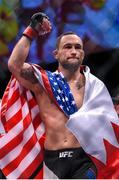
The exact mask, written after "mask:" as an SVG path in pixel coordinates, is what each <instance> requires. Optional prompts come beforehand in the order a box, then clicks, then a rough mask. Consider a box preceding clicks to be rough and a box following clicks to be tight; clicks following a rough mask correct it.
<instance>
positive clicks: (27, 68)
mask: <svg viewBox="0 0 119 180" xmlns="http://www.w3.org/2000/svg"><path fill="white" fill-rule="evenodd" d="M13 74H14V76H15V77H16V78H17V80H18V81H19V82H20V83H21V84H22V85H23V86H24V87H25V88H27V89H30V90H33V89H34V87H35V85H36V84H38V80H37V78H36V77H35V75H34V71H33V68H32V66H31V65H30V64H28V63H24V65H23V67H22V69H21V70H20V71H19V72H17V73H13Z"/></svg>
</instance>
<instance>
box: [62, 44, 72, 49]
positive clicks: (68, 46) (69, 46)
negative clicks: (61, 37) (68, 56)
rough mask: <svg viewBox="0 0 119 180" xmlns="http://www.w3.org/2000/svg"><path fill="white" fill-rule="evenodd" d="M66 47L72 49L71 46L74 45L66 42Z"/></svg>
mask: <svg viewBox="0 0 119 180" xmlns="http://www.w3.org/2000/svg"><path fill="white" fill-rule="evenodd" d="M64 48H65V49H71V48H72V45H71V44H66V45H65V46H64Z"/></svg>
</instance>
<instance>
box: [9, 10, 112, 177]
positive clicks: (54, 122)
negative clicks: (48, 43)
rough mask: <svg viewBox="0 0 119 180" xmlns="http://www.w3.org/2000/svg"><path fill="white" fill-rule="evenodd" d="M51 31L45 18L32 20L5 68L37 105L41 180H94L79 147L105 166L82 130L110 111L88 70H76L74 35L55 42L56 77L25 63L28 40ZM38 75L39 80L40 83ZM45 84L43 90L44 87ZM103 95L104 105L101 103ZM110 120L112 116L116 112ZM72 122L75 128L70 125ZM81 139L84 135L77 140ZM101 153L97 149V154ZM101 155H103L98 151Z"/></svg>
mask: <svg viewBox="0 0 119 180" xmlns="http://www.w3.org/2000/svg"><path fill="white" fill-rule="evenodd" d="M50 31H51V24H50V21H49V19H48V17H47V16H46V15H45V14H43V13H37V14H35V15H33V16H32V18H31V23H30V25H29V26H28V27H27V28H26V30H25V31H24V33H23V36H22V37H21V39H20V40H19V42H18V43H17V45H16V47H15V48H14V50H13V52H12V54H11V56H10V59H9V62H8V67H9V70H10V71H11V72H12V74H13V75H14V76H15V77H16V79H17V80H18V81H19V83H20V84H21V85H22V86H23V87H25V88H26V89H29V90H30V91H32V92H33V94H34V96H35V99H36V101H37V104H38V107H39V110H40V117H41V119H42V121H43V123H44V125H45V143H44V161H45V167H46V170H47V174H48V176H46V178H52V179H53V178H61V179H66V178H68V179H75V178H79V179H80V178H81V179H95V178H96V176H97V169H96V166H95V165H94V163H93V161H92V159H91V158H90V156H88V155H87V154H86V153H85V151H84V150H83V149H82V147H84V149H86V152H87V153H89V154H90V151H91V152H92V154H93V155H94V157H95V156H96V157H97V158H98V159H99V160H102V161H103V159H104V161H105V158H102V156H101V155H100V154H99V156H97V154H96V151H95V148H97V146H96V147H95V137H94V139H93V138H92V137H90V136H89V132H90V131H91V129H90V128H89V130H88V128H87V127H89V126H90V125H91V126H92V124H91V122H94V120H95V122H96V120H97V121H98V120H99V119H100V117H102V119H103V118H104V120H105V119H106V116H107V114H108V112H107V111H106V108H105V106H106V107H107V106H109V108H108V110H109V109H111V110H112V111H113V106H112V104H111V103H112V102H111V100H110V99H111V98H110V96H109V94H108V92H107V90H106V89H105V86H104V84H103V83H102V82H101V81H100V80H98V79H97V78H96V77H94V76H93V75H91V74H90V72H89V68H88V67H83V66H81V65H82V62H83V59H84V50H83V43H82V40H81V39H80V37H79V36H78V35H76V34H75V33H72V32H69V33H65V34H63V35H61V36H60V37H59V38H58V41H57V49H56V50H54V52H53V54H54V57H55V58H56V59H57V60H58V62H59V68H58V71H56V72H54V73H51V72H49V71H47V72H45V71H44V70H43V69H41V68H40V70H39V68H38V67H37V66H34V65H30V64H27V63H25V60H26V58H27V56H28V53H29V49H30V44H31V41H32V40H33V38H34V37H37V36H38V35H44V34H46V33H49V32H50ZM41 74H42V76H43V77H44V79H41ZM46 77H48V79H47V78H46ZM90 78H91V80H90ZM45 84H46V86H47V88H45V87H44V86H45ZM48 84H50V85H51V86H49V85H48ZM12 87H13V84H12ZM95 87H96V88H95ZM20 91H21V89H20ZM103 91H104V93H105V97H106V99H105V100H104V98H102V97H103V95H102V94H103ZM50 92H51V93H50ZM21 95H23V94H21ZM9 96H11V94H10V95H9ZM103 106H104V108H103ZM91 108H92V109H93V110H91ZM90 110H91V111H90ZM92 112H93V113H92ZM96 113H97V115H96ZM103 114H104V115H103ZM112 114H114V115H112V116H115V112H114V113H112ZM92 115H93V116H92ZM94 115H96V116H94ZM76 116H77V117H78V122H79V123H78V124H76V123H75V122H77V119H76ZM79 116H80V117H79ZM81 116H82V117H83V118H82V117H81ZM10 117H11V116H10ZM87 118H88V119H90V123H88V122H87V120H88V119H87ZM107 119H109V118H108V117H107ZM112 119H114V118H112ZM82 120H83V121H82ZM85 120H86V122H85ZM80 122H82V124H83V123H84V122H85V128H86V130H85V128H84V127H83V128H82V127H81V129H80V127H79V126H80ZM95 122H94V126H92V132H91V133H92V136H93V129H94V128H93V127H95V129H96V128H97V127H96V125H95ZM100 123H103V122H102V120H101V119H100V121H99V122H98V124H99V125H100ZM77 128H79V130H77ZM74 129H76V131H75V130H74ZM98 129H100V128H99V126H98ZM83 130H84V131H83ZM78 131H79V132H78ZM77 132H78V133H77ZM81 133H82V134H84V135H83V136H82V137H81V138H79V134H81ZM85 134H86V135H85ZM95 134H96V133H95ZM98 135H100V132H99V133H97V134H96V136H97V137H96V138H98ZM96 140H97V139H96ZM85 144H86V146H85ZM92 145H93V146H94V149H93V146H92ZM100 147H101V145H100V146H99V147H98V149H99V150H100ZM100 152H103V151H102V149H101V150H100ZM103 157H105V156H104V155H103ZM20 177H22V176H20ZM27 178H28V177H27Z"/></svg>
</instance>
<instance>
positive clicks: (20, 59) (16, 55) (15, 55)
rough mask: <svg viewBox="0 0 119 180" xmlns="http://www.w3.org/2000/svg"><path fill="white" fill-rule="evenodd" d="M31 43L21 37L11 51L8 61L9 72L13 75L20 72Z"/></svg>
mask: <svg viewBox="0 0 119 180" xmlns="http://www.w3.org/2000/svg"><path fill="white" fill-rule="evenodd" d="M30 44H31V41H30V40H29V39H28V38H27V37H25V36H22V38H21V39H20V40H19V41H18V43H17V44H16V46H15V47H14V49H13V52H12V54H11V56H10V58H9V61H8V67H9V70H10V71H11V72H12V73H13V72H14V71H15V72H20V71H21V69H22V67H23V64H24V62H25V60H26V58H27V56H28V53H29V49H30Z"/></svg>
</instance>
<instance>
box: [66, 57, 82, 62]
mask: <svg viewBox="0 0 119 180" xmlns="http://www.w3.org/2000/svg"><path fill="white" fill-rule="evenodd" d="M68 60H71V61H75V60H78V61H79V59H78V58H76V57H69V58H68Z"/></svg>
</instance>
